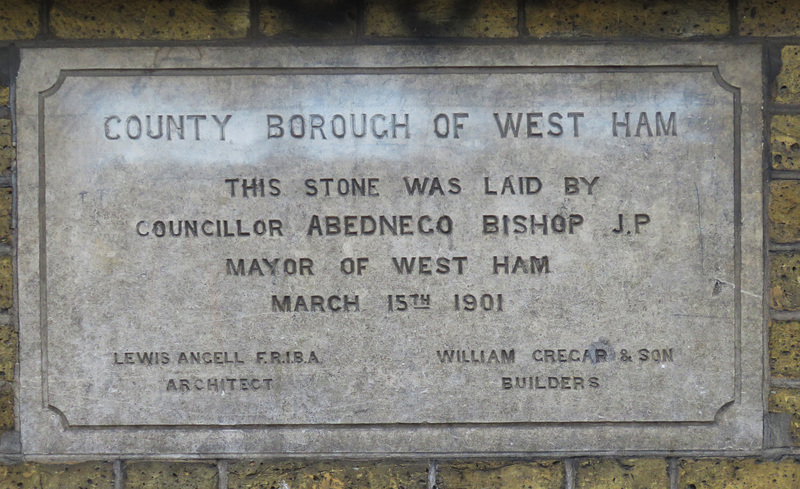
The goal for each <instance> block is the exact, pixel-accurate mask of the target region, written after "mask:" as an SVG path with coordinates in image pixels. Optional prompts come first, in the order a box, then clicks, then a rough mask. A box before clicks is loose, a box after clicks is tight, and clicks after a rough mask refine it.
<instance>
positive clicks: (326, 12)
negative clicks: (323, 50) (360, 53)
mask: <svg viewBox="0 0 800 489" xmlns="http://www.w3.org/2000/svg"><path fill="white" fill-rule="evenodd" d="M342 5H343V4H342V3H341V2H338V1H336V0H292V1H287V0H265V1H264V3H263V4H262V5H261V14H260V19H259V20H260V26H259V28H260V29H261V33H263V34H264V35H266V36H285V37H306V38H323V39H342V38H348V37H355V35H356V18H357V16H358V14H357V12H356V8H355V3H354V2H346V3H345V4H344V6H342Z"/></svg>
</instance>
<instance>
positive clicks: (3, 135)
mask: <svg viewBox="0 0 800 489" xmlns="http://www.w3.org/2000/svg"><path fill="white" fill-rule="evenodd" d="M14 158H16V152H15V151H14V147H13V146H12V144H11V121H10V120H9V119H0V175H7V174H8V173H9V171H10V169H11V163H12V162H13V161H14Z"/></svg>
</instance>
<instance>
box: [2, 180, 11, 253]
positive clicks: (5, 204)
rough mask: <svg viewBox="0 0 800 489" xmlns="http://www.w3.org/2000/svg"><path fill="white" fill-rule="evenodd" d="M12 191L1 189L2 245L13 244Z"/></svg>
mask: <svg viewBox="0 0 800 489" xmlns="http://www.w3.org/2000/svg"><path fill="white" fill-rule="evenodd" d="M11 202H12V198H11V189H10V188H0V243H1V244H5V245H10V244H11V236H12V234H11Z"/></svg>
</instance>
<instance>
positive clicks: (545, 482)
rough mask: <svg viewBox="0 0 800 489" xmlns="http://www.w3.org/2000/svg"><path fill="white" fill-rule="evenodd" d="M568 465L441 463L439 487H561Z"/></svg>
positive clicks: (492, 488)
mask: <svg viewBox="0 0 800 489" xmlns="http://www.w3.org/2000/svg"><path fill="white" fill-rule="evenodd" d="M564 477H565V476H564V465H563V464H562V463H561V462H556V461H541V462H460V463H459V462H455V463H440V464H439V472H438V475H437V483H436V487H437V489H467V488H481V489H506V488H512V487H514V488H516V487H519V488H525V489H561V488H562V487H563V486H564Z"/></svg>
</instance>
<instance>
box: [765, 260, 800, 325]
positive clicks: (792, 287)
mask: <svg viewBox="0 0 800 489" xmlns="http://www.w3.org/2000/svg"><path fill="white" fill-rule="evenodd" d="M769 283H770V306H771V307H772V308H773V309H778V310H783V311H798V310H800V255H797V254H793V253H775V254H773V255H770V277H769Z"/></svg>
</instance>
